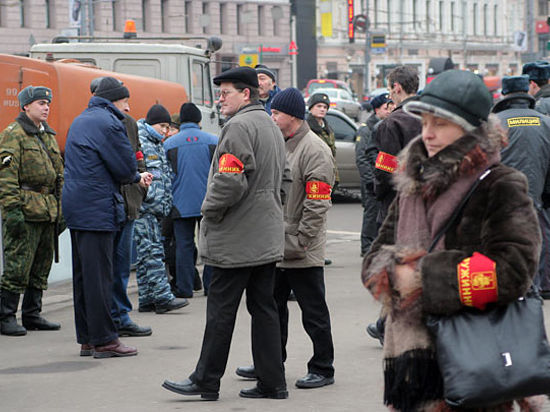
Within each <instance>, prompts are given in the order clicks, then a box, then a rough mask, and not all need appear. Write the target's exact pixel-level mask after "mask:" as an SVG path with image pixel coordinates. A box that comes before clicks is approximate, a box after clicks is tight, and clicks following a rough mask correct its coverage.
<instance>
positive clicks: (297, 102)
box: [271, 87, 306, 120]
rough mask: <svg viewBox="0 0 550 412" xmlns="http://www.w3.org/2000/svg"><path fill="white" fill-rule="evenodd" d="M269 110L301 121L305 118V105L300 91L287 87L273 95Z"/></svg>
mask: <svg viewBox="0 0 550 412" xmlns="http://www.w3.org/2000/svg"><path fill="white" fill-rule="evenodd" d="M271 110H278V111H280V112H283V113H286V114H288V115H290V116H294V117H297V118H298V119H302V120H303V119H304V117H305V116H306V103H305V102H304V98H303V96H302V93H300V90H298V89H297V88H295V87H289V88H288V89H284V90H283V91H282V92H279V93H277V94H276V95H275V97H274V98H273V100H272V102H271Z"/></svg>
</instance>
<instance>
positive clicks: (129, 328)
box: [117, 322, 153, 337]
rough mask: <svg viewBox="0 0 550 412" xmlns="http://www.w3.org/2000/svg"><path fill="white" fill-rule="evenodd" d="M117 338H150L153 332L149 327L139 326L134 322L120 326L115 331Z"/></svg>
mask: <svg viewBox="0 0 550 412" xmlns="http://www.w3.org/2000/svg"><path fill="white" fill-rule="evenodd" d="M117 332H118V336H119V337H122V336H151V334H152V333H153V330H152V329H151V328H150V327H149V326H139V325H137V324H136V323H134V322H130V323H128V324H127V325H124V326H121V327H120V328H118V330H117Z"/></svg>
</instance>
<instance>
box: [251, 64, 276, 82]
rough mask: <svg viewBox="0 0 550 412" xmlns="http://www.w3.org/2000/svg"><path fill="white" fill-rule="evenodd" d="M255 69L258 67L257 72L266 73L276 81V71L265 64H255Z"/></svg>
mask: <svg viewBox="0 0 550 412" xmlns="http://www.w3.org/2000/svg"><path fill="white" fill-rule="evenodd" d="M254 69H256V73H258V74H265V75H266V76H269V77H271V80H273V81H274V82H276V81H277V80H275V73H273V72H272V71H271V70H269V68H268V67H267V66H266V65H265V64H257V65H256V66H254Z"/></svg>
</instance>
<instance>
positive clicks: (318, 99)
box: [307, 93, 330, 110]
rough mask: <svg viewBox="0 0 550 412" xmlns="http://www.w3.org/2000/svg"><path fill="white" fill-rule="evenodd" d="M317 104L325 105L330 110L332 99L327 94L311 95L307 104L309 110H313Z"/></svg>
mask: <svg viewBox="0 0 550 412" xmlns="http://www.w3.org/2000/svg"><path fill="white" fill-rule="evenodd" d="M317 103H324V104H326V105H327V109H328V108H330V99H329V98H328V95H327V94H326V93H315V94H313V95H311V96H310V97H309V100H308V102H307V108H308V109H309V110H311V108H312V107H313V106H315V105H316V104H317Z"/></svg>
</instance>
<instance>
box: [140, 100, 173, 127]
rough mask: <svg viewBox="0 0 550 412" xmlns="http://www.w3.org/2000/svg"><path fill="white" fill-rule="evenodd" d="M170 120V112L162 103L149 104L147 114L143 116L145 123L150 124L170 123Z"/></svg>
mask: <svg viewBox="0 0 550 412" xmlns="http://www.w3.org/2000/svg"><path fill="white" fill-rule="evenodd" d="M171 121H172V119H170V113H169V112H168V110H166V107H164V106H163V105H162V104H154V105H153V106H151V108H150V109H149V111H148V112H147V116H145V123H147V124H150V125H151V126H152V125H154V124H159V123H168V124H170V122H171Z"/></svg>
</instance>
